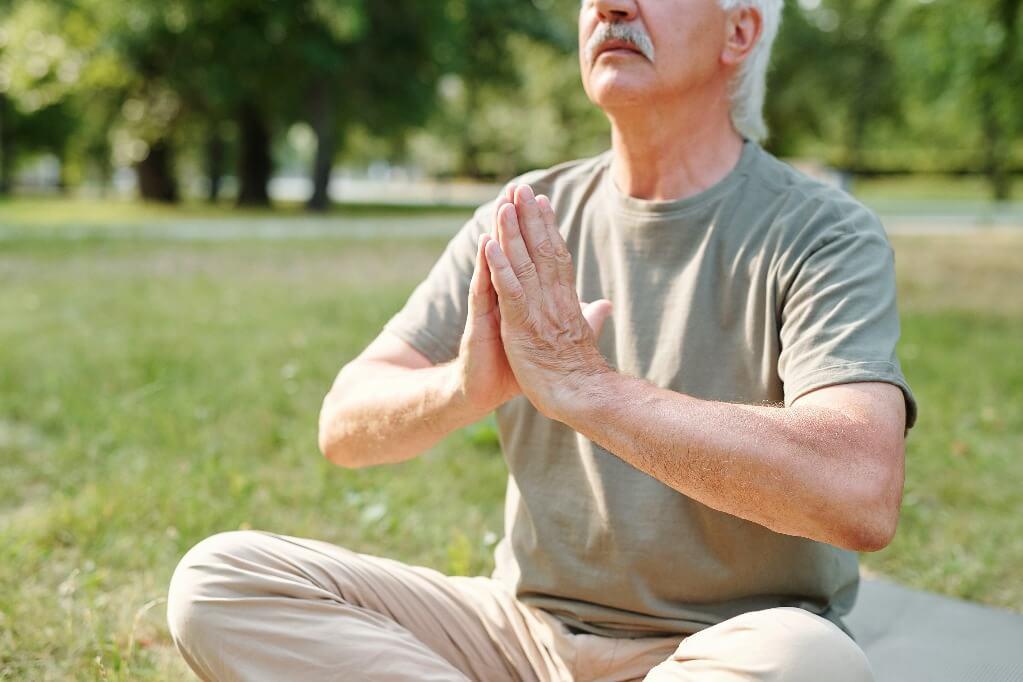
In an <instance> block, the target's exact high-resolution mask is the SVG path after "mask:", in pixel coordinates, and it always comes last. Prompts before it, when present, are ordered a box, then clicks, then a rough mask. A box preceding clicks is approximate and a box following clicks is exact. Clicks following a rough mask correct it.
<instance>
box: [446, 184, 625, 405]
mask: <svg viewBox="0 0 1023 682" xmlns="http://www.w3.org/2000/svg"><path fill="white" fill-rule="evenodd" d="M514 192H515V186H510V187H509V188H508V189H507V191H506V192H505V194H504V195H502V196H501V198H500V199H499V200H498V202H497V206H496V209H495V212H494V215H495V220H496V216H497V214H498V213H499V212H500V210H501V207H502V206H503V205H504V204H510V203H513V202H512V199H511V197H513V196H514ZM494 238H495V237H494V235H492V234H489V233H484V234H483V235H481V236H480V240H479V243H478V244H477V245H476V267H475V268H474V269H473V273H472V279H471V281H470V282H469V301H468V315H467V317H466V321H465V331H464V332H463V334H462V341H461V345H460V347H459V350H458V357H457V358H456V359H455V361H454V363H453V364H454V369H455V370H456V371H457V372H458V377H459V385H460V390H461V393H462V395H463V396H464V398H465V400H466V402H467V403H468V404H470V405H472V406H474V407H475V408H477V409H478V410H479V411H480V412H481V413H483V414H489V413H490V412H492V411H493V410H494V409H496V408H497V407H499V406H500V405H503V404H504V403H505V402H507V401H509V400H511V399H512V398H514V397H515V396H517V395H519V394H520V393H521V392H522V390H521V389H520V388H519V384H518V381H517V380H516V379H515V374H514V373H513V372H512V370H511V366H510V365H509V364H508V358H507V356H506V355H505V353H504V344H503V343H502V342H501V312H500V308H499V307H498V304H497V292H496V291H495V290H494V286H493V284H492V283H491V281H490V267H489V266H488V265H487V258H486V256H485V255H484V252H483V250H484V248H485V247H486V245H487V241H489V240H491V239H494ZM582 309H583V316H584V317H585V318H586V320H587V322H589V323H590V328H591V329H592V330H593V334H594V335H595V336H596V337H598V338H599V337H600V331H601V329H602V328H603V326H604V321H605V320H606V319H607V312H606V308H603V307H601V308H598V307H595V306H594V305H593V303H583V304H582Z"/></svg>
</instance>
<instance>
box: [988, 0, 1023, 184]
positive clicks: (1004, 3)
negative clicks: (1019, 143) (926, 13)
mask: <svg viewBox="0 0 1023 682" xmlns="http://www.w3.org/2000/svg"><path fill="white" fill-rule="evenodd" d="M1021 7H1023V2H1021V0H1001V2H1000V3H999V5H998V10H997V13H998V17H997V19H998V22H999V23H1000V24H1001V25H1002V28H1003V29H1005V36H1004V37H1003V39H1002V45H1001V49H999V50H998V53H997V54H996V55H995V57H994V59H992V60H991V62H990V63H989V64H988V67H987V69H986V73H983V74H981V78H980V79H979V82H980V86H979V87H980V89H981V91H980V98H979V104H980V112H979V113H980V119H981V126H982V129H983V131H984V143H985V144H984V173H985V174H986V175H987V177H988V181H989V182H990V183H991V193H992V196H993V198H994V200H995V201H1008V200H1009V198H1010V197H1011V195H1012V173H1011V169H1010V168H1009V164H1010V161H1011V158H1010V157H1011V148H1012V135H1011V132H1010V130H1009V124H1008V122H1007V121H1006V120H1005V118H1004V117H1002V116H1000V115H999V107H998V100H999V97H1000V96H1001V97H1011V96H1012V94H1013V93H1011V92H1009V93H1006V92H1002V89H1003V88H1005V87H1006V79H1005V75H1004V69H1005V67H1006V66H1007V65H1010V64H1012V63H1013V62H1014V59H1015V56H1016V49H1017V44H1016V43H1017V37H1016V36H1017V30H1016V26H1017V20H1018V17H1019V14H1020V9H1021ZM1009 87H1011V86H1009Z"/></svg>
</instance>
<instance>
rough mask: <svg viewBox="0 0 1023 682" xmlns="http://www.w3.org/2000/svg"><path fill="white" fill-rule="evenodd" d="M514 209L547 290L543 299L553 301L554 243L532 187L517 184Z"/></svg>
mask: <svg viewBox="0 0 1023 682" xmlns="http://www.w3.org/2000/svg"><path fill="white" fill-rule="evenodd" d="M515 209H516V212H517V214H518V218H519V230H520V231H521V232H522V237H523V239H524V241H525V243H526V249H527V250H528V252H529V257H530V258H531V259H532V261H533V265H534V266H535V267H536V271H537V274H538V275H539V277H540V283H541V285H542V286H543V289H544V291H545V292H549V293H548V294H547V295H546V296H545V297H544V298H545V301H547V300H549V302H550V303H553V302H554V297H555V295H556V293H557V291H556V289H555V287H556V285H557V283H558V268H557V264H556V263H555V262H554V244H553V242H552V241H551V237H550V234H549V233H548V230H547V225H546V224H545V223H544V218H543V215H542V214H541V212H540V205H539V204H538V203H537V201H536V197H534V196H533V188H532V187H530V186H529V185H519V187H518V189H516V190H515ZM552 312H553V311H552Z"/></svg>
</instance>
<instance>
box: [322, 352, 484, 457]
mask: <svg viewBox="0 0 1023 682" xmlns="http://www.w3.org/2000/svg"><path fill="white" fill-rule="evenodd" d="M485 414H486V413H485V412H481V409H480V407H479V406H475V405H472V404H470V403H469V402H468V401H466V400H465V399H464V396H463V395H462V394H461V390H460V383H459V381H458V371H457V369H456V368H455V367H454V365H452V364H445V365H437V366H434V367H426V368H422V369H408V368H403V367H396V366H393V365H388V364H386V363H379V362H364V363H361V364H359V365H351V366H349V367H346V368H345V369H344V370H343V371H342V372H341V373H340V374H339V375H338V378H337V380H336V381H335V382H334V386H333V387H332V388H331V390H330V392H329V393H328V394H327V397H326V398H325V399H324V401H323V408H322V409H321V411H320V428H319V442H320V450H321V451H322V452H323V454H324V455H325V456H326V457H327V459H329V460H330V461H332V462H334V463H335V464H338V465H341V466H346V467H362V466H370V465H375V464H388V463H394V462H401V461H404V460H407V459H411V458H412V457H415V456H416V455H418V454H419V453H421V452H423V451H424V450H426V449H428V448H430V447H431V446H433V445H434V444H436V443H437V442H438V441H440V440H441V439H442V438H443V437H444V436H445V435H447V434H448V433H450V432H451V431H454V430H456V429H459V428H461V427H463V426H467V425H469V424H472V423H473V422H475V421H477V420H478V419H480V418H481V417H483V416H484V415H485Z"/></svg>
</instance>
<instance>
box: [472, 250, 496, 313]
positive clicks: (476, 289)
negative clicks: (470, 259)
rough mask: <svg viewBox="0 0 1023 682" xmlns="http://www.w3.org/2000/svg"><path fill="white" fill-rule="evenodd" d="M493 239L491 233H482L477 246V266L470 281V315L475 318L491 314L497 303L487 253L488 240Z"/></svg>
mask: <svg viewBox="0 0 1023 682" xmlns="http://www.w3.org/2000/svg"><path fill="white" fill-rule="evenodd" d="M491 239H493V237H492V236H491V235H489V234H482V235H480V239H479V242H478V243H477V246H476V268H475V269H474V270H473V272H472V279H471V280H470V282H469V293H470V295H469V317H470V319H475V318H477V317H483V316H485V315H488V314H490V312H491V311H493V309H494V306H495V305H497V294H496V292H495V291H494V288H493V285H492V284H491V283H490V265H489V264H488V263H487V256H486V253H485V249H486V245H487V241H489V240H491Z"/></svg>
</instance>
